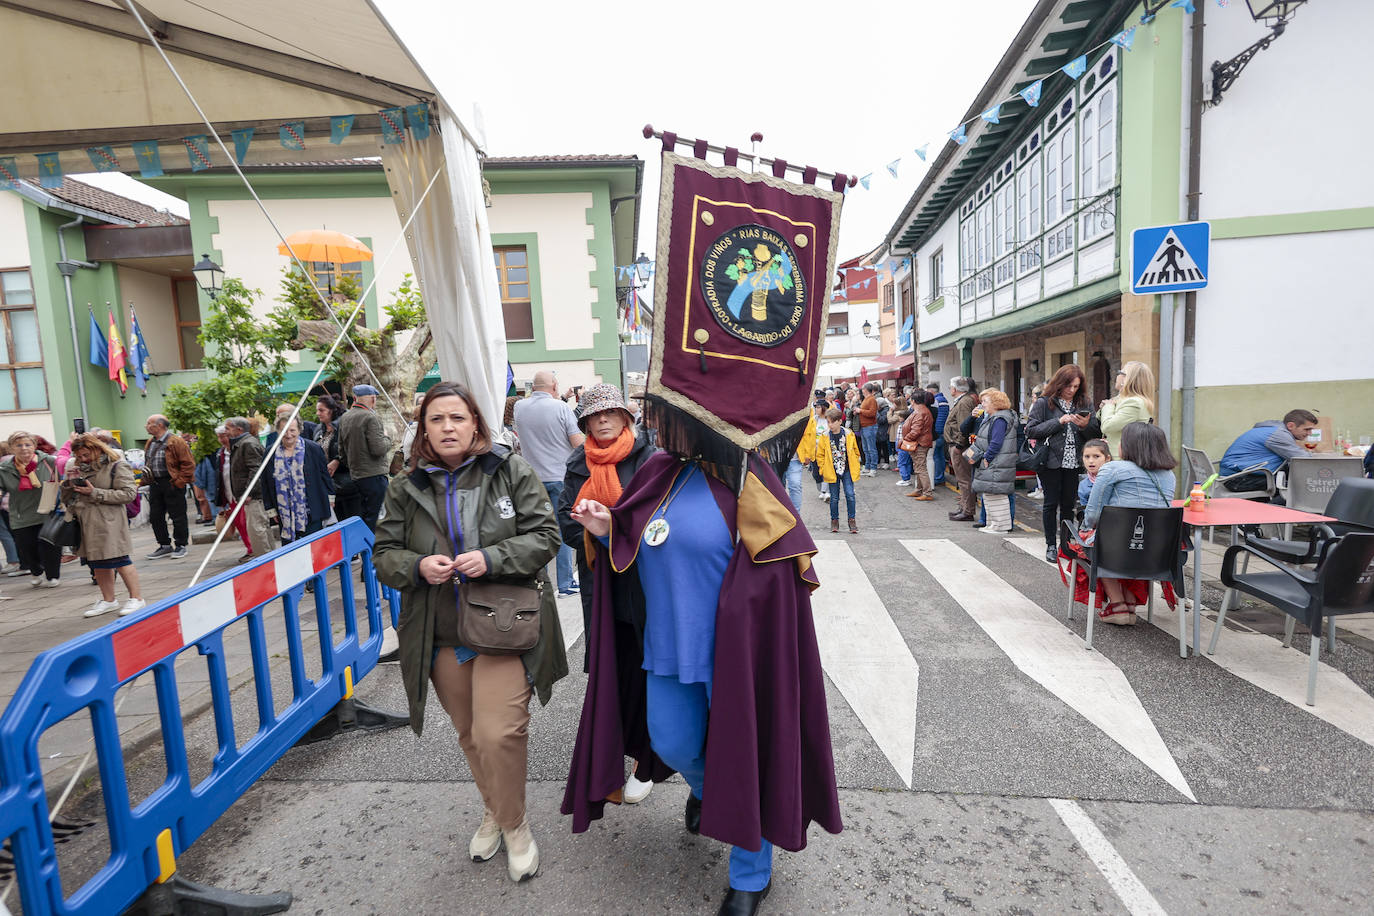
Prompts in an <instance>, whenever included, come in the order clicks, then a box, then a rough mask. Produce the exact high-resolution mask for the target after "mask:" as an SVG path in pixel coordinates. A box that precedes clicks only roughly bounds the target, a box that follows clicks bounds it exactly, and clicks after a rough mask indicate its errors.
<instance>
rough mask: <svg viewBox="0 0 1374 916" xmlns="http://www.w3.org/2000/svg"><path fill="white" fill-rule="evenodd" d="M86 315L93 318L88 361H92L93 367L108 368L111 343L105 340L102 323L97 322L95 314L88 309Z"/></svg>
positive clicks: (87, 350)
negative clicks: (101, 327) (101, 328)
mask: <svg viewBox="0 0 1374 916" xmlns="http://www.w3.org/2000/svg"><path fill="white" fill-rule="evenodd" d="M86 314H87V315H90V316H91V332H90V338H91V341H90V343H89V344H88V345H87V347H86V359H88V360H89V361H90V363H91V365H92V366H104V367H108V366H109V365H110V343H109V341H107V340H106V339H105V332H104V331H102V330H100V322H98V321H96V320H95V312H93V311H91V310H90V308H89V307H87V308H86Z"/></svg>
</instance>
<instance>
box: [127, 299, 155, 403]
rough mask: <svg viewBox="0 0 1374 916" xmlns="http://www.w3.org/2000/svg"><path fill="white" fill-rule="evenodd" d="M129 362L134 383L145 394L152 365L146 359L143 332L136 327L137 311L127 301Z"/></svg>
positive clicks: (146, 353)
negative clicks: (132, 370) (132, 369)
mask: <svg viewBox="0 0 1374 916" xmlns="http://www.w3.org/2000/svg"><path fill="white" fill-rule="evenodd" d="M129 364H130V365H131V366H133V368H134V384H135V385H137V386H138V389H139V390H140V391H142V392H144V393H145V394H146V393H147V391H148V373H149V372H151V371H152V366H151V364H150V363H149V361H148V347H147V345H146V344H145V343H144V342H143V332H142V331H141V330H140V329H139V327H138V313H137V312H135V311H134V306H133V303H129Z"/></svg>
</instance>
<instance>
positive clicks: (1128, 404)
mask: <svg viewBox="0 0 1374 916" xmlns="http://www.w3.org/2000/svg"><path fill="white" fill-rule="evenodd" d="M1116 391H1117V395H1116V397H1114V398H1111V399H1109V400H1106V401H1103V402H1102V405H1101V413H1100V414H1099V420H1100V424H1101V426H1102V438H1104V439H1106V440H1107V443H1108V445H1110V446H1111V449H1112V454H1113V455H1120V454H1121V431H1122V430H1123V429H1125V428H1126V427H1127V426H1129V425H1131V424H1132V423H1135V422H1137V421H1139V422H1141V423H1153V422H1154V417H1155V374H1154V373H1153V372H1151V371H1150V367H1149V366H1147V365H1145V364H1144V363H1142V362H1137V361H1135V360H1131V361H1130V362H1128V363H1127V364H1126V365H1124V366H1122V367H1121V371H1120V372H1118V373H1117V374H1116Z"/></svg>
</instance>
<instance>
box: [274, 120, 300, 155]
mask: <svg viewBox="0 0 1374 916" xmlns="http://www.w3.org/2000/svg"><path fill="white" fill-rule="evenodd" d="M277 137H278V138H280V139H281V145H282V146H283V147H284V148H285V149H294V150H303V149H305V122H304V121H287V122H286V123H285V124H283V125H282V126H281V127H279V128H277Z"/></svg>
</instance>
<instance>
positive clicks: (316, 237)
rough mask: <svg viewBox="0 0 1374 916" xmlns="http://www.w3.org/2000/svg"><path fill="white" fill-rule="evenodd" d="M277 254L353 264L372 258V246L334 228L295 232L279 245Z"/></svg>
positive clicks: (307, 260) (308, 259) (305, 259)
mask: <svg viewBox="0 0 1374 916" xmlns="http://www.w3.org/2000/svg"><path fill="white" fill-rule="evenodd" d="M288 246H290V247H288ZM277 254H284V255H288V256H289V255H291V254H295V256H296V257H298V258H300V259H301V260H302V261H304V262H307V263H309V262H311V261H317V262H319V261H327V262H329V263H331V264H352V263H354V262H355V261H371V260H372V249H371V248H368V247H367V246H366V245H364V244H363V243H362V242H360V241H358V240H357V239H355V238H354V237H353V236H351V235H345V234H344V233H342V232H335V231H333V230H332V229H307V230H306V231H304V232H293V233H291V234H290V235H288V236H287V237H286V242H285V244H282V245H278V246H277Z"/></svg>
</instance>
